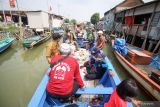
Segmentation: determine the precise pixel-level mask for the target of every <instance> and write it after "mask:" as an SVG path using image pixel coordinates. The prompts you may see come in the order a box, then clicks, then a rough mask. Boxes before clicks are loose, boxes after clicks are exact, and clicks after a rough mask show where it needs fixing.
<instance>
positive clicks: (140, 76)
mask: <svg viewBox="0 0 160 107" xmlns="http://www.w3.org/2000/svg"><path fill="white" fill-rule="evenodd" d="M113 45H114V41H112V46H113ZM127 48H128V54H127V55H126V56H125V57H124V56H122V55H121V54H120V53H119V52H118V51H116V50H114V54H115V56H116V58H117V59H118V61H119V62H120V63H121V64H122V66H123V67H124V68H125V69H126V70H127V71H128V73H129V74H130V75H131V76H132V77H133V78H135V80H137V81H138V82H139V83H140V85H141V86H143V88H144V90H145V91H146V92H148V93H149V94H150V95H151V96H152V97H153V98H154V99H157V100H158V101H160V84H159V83H158V82H155V81H154V80H153V79H151V77H150V74H151V72H152V73H155V74H156V75H159V77H160V70H158V69H155V68H152V67H150V66H149V63H150V62H151V58H152V53H150V52H148V51H145V50H143V49H140V48H137V47H134V46H132V45H129V44H128V45H127Z"/></svg>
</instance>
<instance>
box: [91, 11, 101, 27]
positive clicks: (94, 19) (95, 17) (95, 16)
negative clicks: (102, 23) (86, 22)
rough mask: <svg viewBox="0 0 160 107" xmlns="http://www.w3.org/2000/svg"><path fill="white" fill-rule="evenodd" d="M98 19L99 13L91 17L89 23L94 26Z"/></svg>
mask: <svg viewBox="0 0 160 107" xmlns="http://www.w3.org/2000/svg"><path fill="white" fill-rule="evenodd" d="M99 19H100V16H99V13H94V14H93V15H92V16H91V19H90V21H91V23H92V24H94V25H96V24H97V22H98V21H99Z"/></svg>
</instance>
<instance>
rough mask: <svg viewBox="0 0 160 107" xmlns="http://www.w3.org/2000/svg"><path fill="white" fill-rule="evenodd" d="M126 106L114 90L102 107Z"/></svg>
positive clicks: (125, 102)
mask: <svg viewBox="0 0 160 107" xmlns="http://www.w3.org/2000/svg"><path fill="white" fill-rule="evenodd" d="M126 106H127V101H125V100H123V99H121V98H120V97H119V96H118V94H117V92H116V89H115V90H114V91H113V93H112V95H111V97H110V99H109V101H108V102H107V103H105V104H104V107H126Z"/></svg>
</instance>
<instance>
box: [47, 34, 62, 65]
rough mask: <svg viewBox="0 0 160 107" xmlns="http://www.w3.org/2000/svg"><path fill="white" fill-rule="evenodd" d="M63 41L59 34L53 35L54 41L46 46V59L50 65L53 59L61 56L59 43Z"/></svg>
mask: <svg viewBox="0 0 160 107" xmlns="http://www.w3.org/2000/svg"><path fill="white" fill-rule="evenodd" d="M60 39H61V35H60V34H59V33H54V34H52V41H51V42H50V43H49V44H48V45H47V46H46V58H47V61H48V63H49V64H50V62H51V58H52V57H54V56H56V55H59V54H60V52H59V41H60Z"/></svg>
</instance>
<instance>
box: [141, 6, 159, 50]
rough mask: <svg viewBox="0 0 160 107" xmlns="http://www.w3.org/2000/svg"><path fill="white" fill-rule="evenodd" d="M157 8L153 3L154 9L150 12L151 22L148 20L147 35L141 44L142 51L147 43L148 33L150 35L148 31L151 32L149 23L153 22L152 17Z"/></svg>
mask: <svg viewBox="0 0 160 107" xmlns="http://www.w3.org/2000/svg"><path fill="white" fill-rule="evenodd" d="M157 6H158V3H155V5H154V9H153V12H152V16H151V20H150V21H149V23H148V28H147V34H146V36H145V37H144V41H143V44H142V49H145V46H146V42H147V38H148V36H149V33H150V30H151V28H152V27H151V23H152V21H153V17H154V15H155V10H156V8H157Z"/></svg>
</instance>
